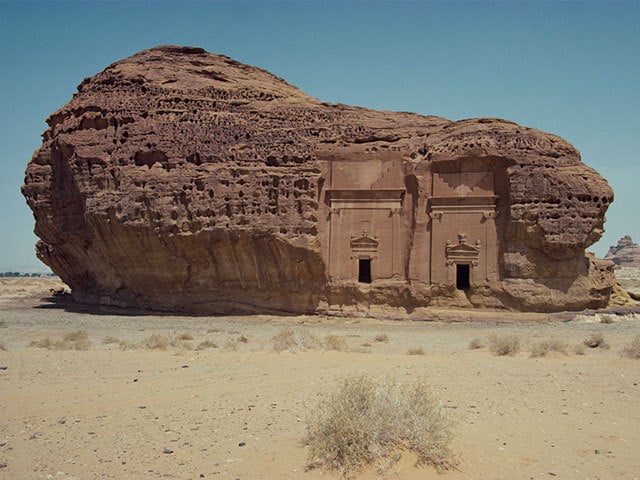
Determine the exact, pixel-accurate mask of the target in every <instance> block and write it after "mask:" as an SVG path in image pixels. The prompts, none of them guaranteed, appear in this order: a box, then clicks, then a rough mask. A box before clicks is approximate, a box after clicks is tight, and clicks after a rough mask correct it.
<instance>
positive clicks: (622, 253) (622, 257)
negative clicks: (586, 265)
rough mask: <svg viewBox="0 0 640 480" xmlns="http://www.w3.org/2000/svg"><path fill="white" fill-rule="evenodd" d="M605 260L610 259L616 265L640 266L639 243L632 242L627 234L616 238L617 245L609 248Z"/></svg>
mask: <svg viewBox="0 0 640 480" xmlns="http://www.w3.org/2000/svg"><path fill="white" fill-rule="evenodd" d="M604 258H605V260H611V261H612V262H613V263H615V264H616V267H634V268H640V245H638V244H637V243H633V240H631V237H630V236H629V235H625V236H624V237H622V238H621V239H620V240H618V244H617V245H613V246H611V247H610V248H609V251H608V252H607V255H606V256H605V257H604Z"/></svg>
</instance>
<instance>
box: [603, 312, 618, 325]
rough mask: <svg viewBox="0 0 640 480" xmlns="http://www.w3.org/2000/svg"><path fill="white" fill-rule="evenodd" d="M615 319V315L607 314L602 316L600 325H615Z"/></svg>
mask: <svg viewBox="0 0 640 480" xmlns="http://www.w3.org/2000/svg"><path fill="white" fill-rule="evenodd" d="M614 318H615V315H610V314H608V313H605V314H603V315H601V316H600V323H613V322H614Z"/></svg>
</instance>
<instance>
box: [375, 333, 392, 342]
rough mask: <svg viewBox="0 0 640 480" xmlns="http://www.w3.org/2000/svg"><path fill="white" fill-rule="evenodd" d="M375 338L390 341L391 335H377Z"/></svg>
mask: <svg viewBox="0 0 640 480" xmlns="http://www.w3.org/2000/svg"><path fill="white" fill-rule="evenodd" d="M375 340H376V342H388V341H389V336H388V335H385V334H380V335H376V338H375Z"/></svg>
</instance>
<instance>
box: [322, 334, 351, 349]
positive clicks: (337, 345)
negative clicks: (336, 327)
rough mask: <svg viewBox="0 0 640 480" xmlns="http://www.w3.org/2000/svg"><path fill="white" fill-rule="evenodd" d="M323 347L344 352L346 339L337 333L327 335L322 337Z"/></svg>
mask: <svg viewBox="0 0 640 480" xmlns="http://www.w3.org/2000/svg"><path fill="white" fill-rule="evenodd" d="M324 347H325V348H326V349H327V350H335V351H337V352H344V351H345V350H346V349H347V341H346V340H345V338H344V337H341V336H339V335H327V336H326V337H324Z"/></svg>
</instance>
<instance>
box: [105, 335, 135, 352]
mask: <svg viewBox="0 0 640 480" xmlns="http://www.w3.org/2000/svg"><path fill="white" fill-rule="evenodd" d="M102 344H103V345H114V344H116V345H118V348H120V350H131V349H134V348H136V347H137V345H136V344H135V343H131V342H127V341H126V340H122V339H121V338H117V337H112V336H109V337H105V338H103V339H102Z"/></svg>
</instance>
